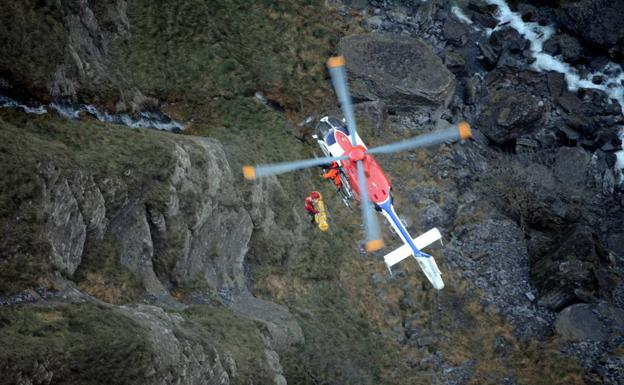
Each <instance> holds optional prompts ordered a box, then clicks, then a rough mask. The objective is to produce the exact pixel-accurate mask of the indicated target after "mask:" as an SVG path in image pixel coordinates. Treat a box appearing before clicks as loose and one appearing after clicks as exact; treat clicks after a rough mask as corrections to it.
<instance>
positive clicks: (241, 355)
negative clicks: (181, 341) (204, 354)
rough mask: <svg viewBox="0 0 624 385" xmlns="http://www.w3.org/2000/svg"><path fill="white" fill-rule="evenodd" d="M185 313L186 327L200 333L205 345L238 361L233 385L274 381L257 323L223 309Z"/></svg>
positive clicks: (198, 308)
mask: <svg viewBox="0 0 624 385" xmlns="http://www.w3.org/2000/svg"><path fill="white" fill-rule="evenodd" d="M182 314H183V315H184V318H185V319H186V322H187V323H186V325H185V326H188V327H189V328H191V327H192V328H194V330H196V331H197V333H198V334H199V336H200V340H199V341H200V342H201V343H204V344H207V345H206V347H207V348H209V349H210V348H212V347H216V348H217V350H218V351H220V352H226V353H228V354H230V355H231V357H232V358H233V359H234V361H235V362H236V369H237V375H236V376H234V377H233V378H230V381H231V383H232V384H234V385H244V384H249V383H252V382H253V383H258V384H260V383H266V384H268V383H271V382H272V378H271V376H270V373H269V371H268V369H267V367H266V364H265V362H266V357H265V353H264V349H265V346H264V342H263V341H262V336H261V335H260V331H259V329H258V326H257V324H256V323H255V322H253V321H250V320H246V319H243V318H241V317H239V316H237V315H236V314H235V313H233V312H232V311H230V310H227V309H226V308H224V307H222V306H191V307H189V308H187V309H186V310H184V312H182Z"/></svg>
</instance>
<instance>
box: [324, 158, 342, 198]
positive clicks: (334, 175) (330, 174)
mask: <svg viewBox="0 0 624 385" xmlns="http://www.w3.org/2000/svg"><path fill="white" fill-rule="evenodd" d="M323 179H326V180H327V179H330V180H331V181H332V182H334V184H335V185H336V188H337V189H338V191H340V189H341V188H342V180H341V179H340V166H338V163H337V162H332V164H331V165H330V166H329V169H328V170H327V172H325V174H323Z"/></svg>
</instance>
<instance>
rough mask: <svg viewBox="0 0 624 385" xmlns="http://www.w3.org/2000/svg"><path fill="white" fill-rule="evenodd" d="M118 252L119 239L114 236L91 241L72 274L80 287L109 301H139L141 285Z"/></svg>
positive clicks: (117, 302) (119, 251)
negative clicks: (122, 262) (121, 260)
mask: <svg viewBox="0 0 624 385" xmlns="http://www.w3.org/2000/svg"><path fill="white" fill-rule="evenodd" d="M120 255H121V249H120V244H119V241H118V240H117V239H116V238H115V237H114V236H113V235H110V234H109V235H107V236H106V237H105V238H104V239H102V240H98V239H92V240H90V241H89V242H88V243H87V244H86V246H85V251H84V253H83V255H82V262H81V263H80V266H79V267H78V269H77V270H76V272H75V274H74V279H75V280H76V282H77V283H78V285H79V287H80V289H81V290H83V291H85V292H86V293H88V294H90V295H93V296H94V297H96V298H99V299H101V300H104V301H106V302H108V303H116V304H119V303H132V302H139V300H140V298H141V296H142V293H143V290H144V288H143V284H142V283H141V281H140V280H139V278H138V277H137V276H136V275H134V274H133V273H132V272H131V271H130V270H129V269H128V268H127V267H125V266H123V265H122V264H121V262H120V260H119V258H120Z"/></svg>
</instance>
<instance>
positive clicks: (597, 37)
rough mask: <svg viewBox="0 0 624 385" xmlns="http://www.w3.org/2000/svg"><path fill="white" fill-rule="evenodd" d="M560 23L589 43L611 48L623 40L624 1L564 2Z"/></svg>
mask: <svg viewBox="0 0 624 385" xmlns="http://www.w3.org/2000/svg"><path fill="white" fill-rule="evenodd" d="M562 10H563V12H562V14H561V15H560V17H559V22H560V23H561V25H562V26H563V27H564V28H566V29H568V30H569V31H572V32H573V33H574V34H575V35H577V36H579V37H581V38H582V39H583V40H585V41H586V42H587V43H589V44H595V45H598V46H600V47H602V48H611V47H613V46H614V45H616V44H622V42H623V40H624V20H622V17H621V16H622V14H624V1H622V0H613V1H610V0H596V1H592V0H582V1H575V2H566V4H564V5H563V6H562Z"/></svg>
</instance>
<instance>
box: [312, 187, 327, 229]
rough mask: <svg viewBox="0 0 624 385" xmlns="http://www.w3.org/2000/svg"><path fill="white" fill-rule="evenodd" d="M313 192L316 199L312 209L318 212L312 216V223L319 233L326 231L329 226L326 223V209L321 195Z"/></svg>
mask: <svg viewBox="0 0 624 385" xmlns="http://www.w3.org/2000/svg"><path fill="white" fill-rule="evenodd" d="M315 192H316V193H317V194H318V199H317V200H316V202H314V208H315V209H317V210H318V213H316V214H314V221H315V222H316V224H317V225H318V227H319V229H320V230H321V231H327V230H328V229H329V224H328V223H327V209H326V208H325V202H323V195H321V193H320V192H318V191H315Z"/></svg>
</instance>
